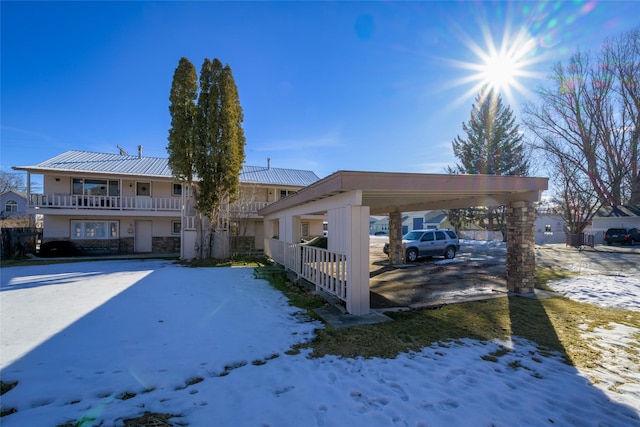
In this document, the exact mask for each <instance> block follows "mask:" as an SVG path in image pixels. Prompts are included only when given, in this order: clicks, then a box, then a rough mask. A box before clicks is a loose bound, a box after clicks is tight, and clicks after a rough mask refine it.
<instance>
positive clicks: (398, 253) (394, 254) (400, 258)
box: [389, 212, 404, 265]
mask: <svg viewBox="0 0 640 427" xmlns="http://www.w3.org/2000/svg"><path fill="white" fill-rule="evenodd" d="M400 264H404V251H403V250H402V212H390V213H389V265H400Z"/></svg>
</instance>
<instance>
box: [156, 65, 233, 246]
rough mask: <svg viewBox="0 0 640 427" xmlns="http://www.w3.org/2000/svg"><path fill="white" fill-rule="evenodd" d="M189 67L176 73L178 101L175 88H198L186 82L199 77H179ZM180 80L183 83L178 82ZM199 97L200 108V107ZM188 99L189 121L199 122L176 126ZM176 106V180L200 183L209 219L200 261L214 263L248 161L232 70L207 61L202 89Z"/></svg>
mask: <svg viewBox="0 0 640 427" xmlns="http://www.w3.org/2000/svg"><path fill="white" fill-rule="evenodd" d="M183 63H184V65H183ZM186 63H189V64H190V62H189V61H188V60H187V59H186V58H183V59H181V60H180V64H179V66H178V69H176V74H175V75H174V82H173V84H172V95H173V92H174V91H173V88H174V87H177V88H182V87H183V86H185V87H189V89H191V88H192V87H193V86H192V85H191V83H190V84H189V85H183V83H182V82H184V81H187V80H188V81H189V82H191V81H192V77H193V76H194V75H195V74H192V73H191V72H189V73H187V72H184V73H183V72H181V73H178V71H179V70H181V68H184V70H186V69H187V68H189V67H188V65H186ZM191 67H193V65H191ZM194 73H195V69H194ZM184 74H188V76H189V78H188V79H185V78H183V77H182V76H183V75H184ZM177 79H178V82H176V80H177ZM194 80H195V79H194ZM176 92H178V90H176ZM192 95H193V97H191V96H192ZM196 96H197V103H194V100H195V99H196ZM186 98H189V100H190V101H191V103H187V102H184V104H185V105H186V104H188V105H189V106H190V107H189V111H193V112H194V115H193V116H191V115H188V114H185V117H186V116H188V117H189V118H191V117H193V120H190V121H186V120H184V121H183V120H178V121H177V122H176V123H174V121H173V114H174V113H173V111H174V110H180V109H181V107H179V106H176V105H175V103H176V102H182V101H184V100H185V99H186ZM170 100H171V106H170V107H169V110H170V112H172V128H171V130H170V131H169V147H167V148H168V149H169V165H170V166H171V168H172V171H173V173H174V175H176V176H178V177H179V176H185V177H186V178H187V179H189V178H190V177H189V175H188V173H190V172H191V173H193V174H195V177H197V180H198V188H197V194H196V196H197V197H196V205H195V207H196V210H197V211H198V213H199V214H200V215H201V218H202V217H206V218H207V220H208V221H207V223H208V226H207V227H206V229H205V230H204V231H205V234H204V236H202V234H199V235H200V242H199V247H200V251H199V252H198V256H199V257H200V258H208V257H209V256H210V250H211V246H212V238H213V233H214V232H215V231H216V229H217V227H218V222H219V221H218V220H219V217H220V212H221V209H222V207H223V206H224V205H226V204H228V203H232V202H233V201H234V200H235V199H236V197H237V194H238V187H239V184H240V178H239V176H240V170H241V169H242V163H243V162H244V158H245V153H244V146H245V136H244V130H243V128H242V122H243V121H244V115H243V113H242V107H241V106H240V98H239V95H238V89H237V87H236V83H235V80H234V78H233V73H232V71H231V67H229V65H225V66H223V65H222V62H220V60H218V59H217V58H214V60H213V61H211V60H210V59H208V58H206V59H205V60H204V63H203V64H202V68H201V70H200V80H199V86H198V84H197V83H196V90H195V92H192V91H191V90H189V91H186V90H185V91H184V93H183V96H180V97H176V99H175V100H174V99H173V97H170ZM180 105H182V104H180ZM191 106H192V107H193V110H191ZM180 138H181V139H180ZM176 146H178V147H179V148H176ZM201 230H203V229H202V228H201Z"/></svg>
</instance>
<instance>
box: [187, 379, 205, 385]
mask: <svg viewBox="0 0 640 427" xmlns="http://www.w3.org/2000/svg"><path fill="white" fill-rule="evenodd" d="M202 381H204V378H202V377H193V378H189V379H188V380H187V381H185V384H186V385H187V386H190V385H194V384H198V383H201V382H202Z"/></svg>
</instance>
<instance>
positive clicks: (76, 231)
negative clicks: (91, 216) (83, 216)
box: [71, 221, 119, 239]
mask: <svg viewBox="0 0 640 427" xmlns="http://www.w3.org/2000/svg"><path fill="white" fill-rule="evenodd" d="M118 225H119V223H118V221H71V238H72V239H117V238H118Z"/></svg>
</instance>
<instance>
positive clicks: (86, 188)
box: [72, 178, 120, 196]
mask: <svg viewBox="0 0 640 427" xmlns="http://www.w3.org/2000/svg"><path fill="white" fill-rule="evenodd" d="M72 187H73V188H72V191H73V194H78V195H83V196H119V195H120V185H119V183H118V181H116V180H108V179H85V178H73V181H72Z"/></svg>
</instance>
